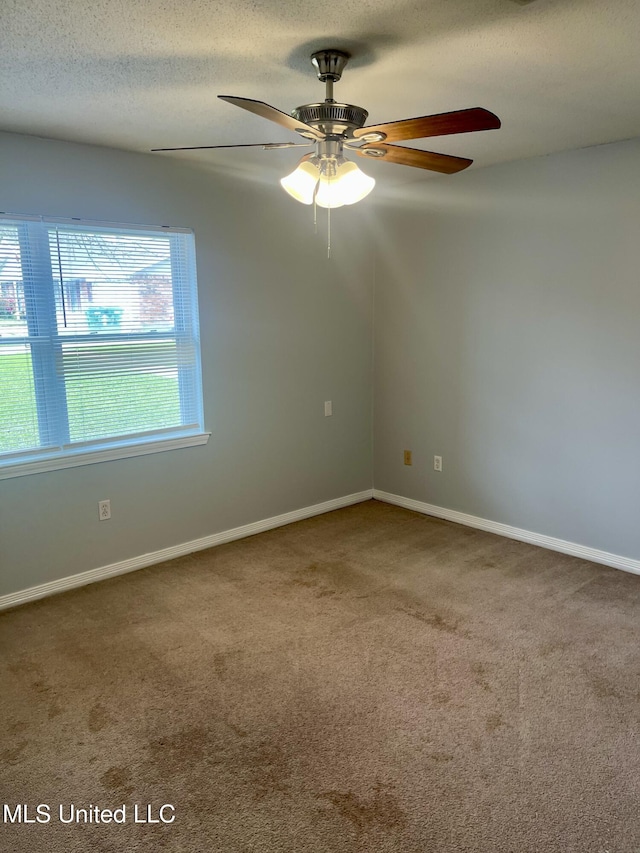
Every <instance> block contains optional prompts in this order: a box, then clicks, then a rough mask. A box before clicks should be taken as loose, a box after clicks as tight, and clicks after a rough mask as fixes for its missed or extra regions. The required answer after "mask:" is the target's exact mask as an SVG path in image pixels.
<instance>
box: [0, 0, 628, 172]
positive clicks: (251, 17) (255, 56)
mask: <svg viewBox="0 0 640 853" xmlns="http://www.w3.org/2000/svg"><path fill="white" fill-rule="evenodd" d="M2 7H3V8H2V15H1V17H2V23H1V26H0V129H2V130H7V131H15V132H19V133H27V134H35V135H37V136H44V137H52V138H56V139H64V140H72V141H78V142H88V143H95V144H100V145H108V146H113V147H116V148H123V149H129V150H133V151H148V150H149V149H151V148H154V147H169V146H177V145H211V144H230V143H247V142H270V141H273V142H278V141H289V140H292V135H291V134H288V133H287V131H285V130H283V129H282V128H280V127H278V126H277V125H273V124H271V123H270V122H267V121H265V120H264V119H260V118H257V117H256V116H253V115H251V114H249V113H246V112H244V111H243V110H240V109H238V108H237V107H233V106H231V105H229V104H227V103H224V102H223V101H219V100H218V99H217V98H216V95H217V94H230V95H237V96H241V97H248V98H254V99H258V100H263V101H266V102H267V103H270V104H272V105H274V106H276V107H278V108H279V109H281V110H283V111H285V112H290V111H291V110H292V109H293V108H294V107H296V106H298V105H300V104H303V103H308V102H313V101H318V100H322V99H323V97H324V87H323V85H322V84H321V83H320V82H319V81H318V79H317V78H316V76H315V72H314V70H313V68H312V67H311V64H310V63H309V54H310V53H311V52H312V50H317V49H321V48H326V47H338V48H342V49H347V50H348V51H349V52H350V53H351V54H352V57H353V58H352V60H351V62H350V64H349V65H348V67H347V69H346V71H345V74H344V76H343V79H342V81H341V82H340V83H339V84H337V85H336V89H335V97H336V99H337V100H339V101H346V102H348V103H353V104H358V105H360V106H363V107H365V108H366V109H368V110H369V123H377V122H382V121H392V120H395V119H400V118H406V117H413V116H418V115H425V114H430V113H438V112H444V111H448V110H456V109H463V108H466V107H474V106H482V107H486V108H487V109H489V110H491V111H492V112H495V113H496V114H497V115H499V116H500V118H501V119H502V123H503V127H502V129H501V130H498V131H489V132H485V133H475V134H465V135H461V136H458V137H441V138H439V139H435V140H423V141H422V142H416V143H413V142H411V143H405V144H408V145H413V146H415V147H422V148H426V149H428V150H435V151H442V152H445V153H451V154H458V155H462V156H467V157H471V158H473V159H474V160H475V166H474V167H472V168H475V167H477V166H483V165H489V164H492V163H498V162H502V161H506V160H515V159H520V158H524V157H531V156H535V155H540V154H548V153H551V152H555V151H560V150H563V149H567V148H578V147H583V146H588V145H596V144H600V143H605V142H612V141H615V140H620V139H627V138H630V137H634V136H640V86H639V84H638V81H639V80H640V51H638V44H637V42H638V33H640V3H639V2H638V0H609V2H605V0H532V2H529V3H527V2H522V0H396V2H390V0H357V2H356V0H346V2H343V3H334V4H331V5H329V4H323V3H311V2H309V0H253V2H251V3H242V2H238V0H235V2H231V0H182V2H180V3H177V2H174V3H167V2H166V0H92V2H91V3H82V2H80V0H29V2H26V3H25V2H24V0H2ZM293 138H294V139H295V137H293ZM303 150H304V149H303ZM157 156H181V157H185V156H186V157H188V158H189V159H197V160H198V161H199V162H202V163H205V164H207V165H208V166H210V167H211V168H214V169H224V170H225V171H231V172H233V173H237V174H246V175H247V176H251V177H255V178H258V179H265V180H266V179H268V180H272V179H273V177H274V176H275V175H282V174H285V173H286V172H288V171H289V170H290V168H293V166H294V164H295V163H296V162H297V159H298V156H299V154H298V152H296V151H289V150H285V151H262V150H260V149H249V150H243V149H240V150H237V151H232V152H229V151H211V152H202V153H199V154H189V155H157ZM359 162H360V165H362V166H363V167H364V168H365V170H366V171H368V172H369V173H370V174H373V175H374V176H375V177H376V178H377V179H378V181H379V185H381V186H385V185H386V186H388V187H393V186H395V187H396V188H397V187H398V186H399V185H402V184H408V183H415V182H416V181H420V180H425V179H428V177H429V173H426V172H423V171H422V170H418V169H411V168H409V167H406V166H397V165H390V164H382V163H370V162H368V161H367V162H366V163H365V162H364V161H359ZM440 180H455V176H453V177H443V178H440Z"/></svg>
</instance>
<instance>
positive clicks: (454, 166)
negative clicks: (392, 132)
mask: <svg viewBox="0 0 640 853" xmlns="http://www.w3.org/2000/svg"><path fill="white" fill-rule="evenodd" d="M351 150H352V151H356V152H357V153H358V154H359V155H360V157H366V158H367V159H368V160H374V159H375V160H381V161H383V162H385V163H399V164H400V165H401V166H415V167H416V168H418V169H429V170H430V171H431V172H442V173H444V174H445V175H452V174H453V173H454V172H461V171H462V170H463V169H466V168H467V166H470V165H471V164H472V163H473V160H467V159H466V158H465V157H452V156H451V155H450V154H435V153H434V152H433V151H421V150H420V149H419V148H405V147H404V146H403V145H387V144H386V143H384V142H376V143H371V145H365V146H363V147H362V148H352V149H351ZM380 152H383V153H380Z"/></svg>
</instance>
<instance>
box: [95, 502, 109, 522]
mask: <svg viewBox="0 0 640 853" xmlns="http://www.w3.org/2000/svg"><path fill="white" fill-rule="evenodd" d="M98 518H99V519H100V521H107V520H108V519H109V518H111V501H98Z"/></svg>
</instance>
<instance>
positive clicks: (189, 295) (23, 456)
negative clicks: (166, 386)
mask: <svg viewBox="0 0 640 853" xmlns="http://www.w3.org/2000/svg"><path fill="white" fill-rule="evenodd" d="M3 222H6V223H8V224H9V223H10V224H11V225H15V226H16V228H17V232H18V242H19V247H20V264H21V268H22V281H23V282H24V297H25V305H26V322H27V335H26V336H18V337H13V338H11V343H13V344H22V345H27V346H28V347H29V352H30V357H31V361H32V375H33V382H34V403H35V406H36V411H37V420H38V433H39V437H40V445H39V446H38V447H34V448H26V449H22V450H17V451H8V452H4V453H3V452H2V451H1V450H0V480H3V479H8V478H12V477H19V476H23V475H27V474H35V473H39V472H43V471H55V470H59V469H63V468H71V467H77V466H81V465H90V464H95V463H98V462H105V461H108V460H114V459H126V458H131V457H133V456H142V455H147V454H150V453H160V452H164V451H168V450H174V449H178V448H183V447H193V446H197V445H203V444H206V443H207V441H208V440H209V436H210V435H211V433H210V432H207V431H205V429H204V414H203V388H202V370H201V359H200V327H199V317H198V294H197V279H196V263H195V238H194V234H193V231H192V230H191V229H188V228H176V227H171V226H154V225H137V224H129V223H126V224H125V223H119V222H106V221H97V220H87V219H76V218H63V217H50V216H27V215H21V214H9V213H0V224H2V223H3ZM57 226H61V227H67V228H68V227H70V228H73V229H81V230H87V231H88V232H91V231H92V230H94V231H96V232H99V231H100V230H102V231H103V232H105V233H106V232H111V233H123V232H124V233H126V234H135V233H136V232H144V233H146V234H154V233H155V234H164V235H167V234H169V235H171V234H176V235H185V234H186V235H189V236H190V237H191V240H190V241H189V242H188V245H186V250H185V247H184V246H183V245H182V243H179V242H178V238H176V240H175V241H174V243H173V244H171V246H170V263H171V270H172V277H171V281H172V288H171V292H172V297H173V308H174V313H173V318H174V326H173V330H172V331H171V332H170V333H167V332H149V331H141V332H126V331H125V332H120V333H117V332H114V333H112V332H107V333H103V332H101V333H100V335H99V341H100V343H108V342H109V341H110V340H117V341H127V340H129V341H132V342H138V341H140V340H141V339H143V340H144V341H153V340H166V339H167V338H168V337H169V338H171V339H172V340H174V341H175V344H176V347H179V346H180V345H181V343H182V344H187V345H188V346H191V347H193V351H194V359H193V362H192V363H191V364H189V365H188V366H186V367H184V366H183V365H182V364H178V365H177V371H178V374H177V378H178V397H179V404H180V412H181V420H182V423H181V424H180V425H179V426H171V427H166V428H155V429H151V430H146V431H139V432H135V433H127V434H124V435H112V436H106V437H104V438H97V439H91V440H88V441H73V442H71V441H70V438H69V423H68V418H69V413H68V407H67V400H66V381H65V376H64V375H61V373H60V372H59V371H57V370H56V358H62V347H63V344H73V343H79V344H82V343H83V342H84V341H85V340H86V341H88V340H92V341H94V340H95V338H94V336H92V335H89V334H88V333H84V332H79V333H69V332H65V333H64V334H61V333H60V332H59V330H58V320H57V310H56V296H55V288H56V279H55V276H54V273H53V270H52V264H51V254H50V251H51V250H50V244H49V234H50V231H51V228H52V227H53V228H56V227H57ZM177 281H180V282H182V286H181V287H180V288H176V286H175V282H177ZM36 291H37V295H36ZM9 345H11V344H9ZM3 346H4V344H0V357H1V352H2V349H3ZM186 372H189V376H187V375H186ZM187 386H188V388H187ZM188 389H190V394H191V399H192V400H193V402H194V404H195V408H196V416H197V423H184V421H185V420H187V418H185V395H186V393H187V390H188ZM52 438H54V439H55V440H54V441H52Z"/></svg>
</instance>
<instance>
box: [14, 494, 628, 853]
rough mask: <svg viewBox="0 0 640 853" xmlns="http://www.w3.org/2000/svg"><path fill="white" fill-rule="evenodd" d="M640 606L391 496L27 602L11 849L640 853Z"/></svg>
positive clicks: (610, 583)
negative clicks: (112, 817)
mask: <svg viewBox="0 0 640 853" xmlns="http://www.w3.org/2000/svg"><path fill="white" fill-rule="evenodd" d="M639 616H640V578H638V577H635V576H633V575H628V574H624V573H622V572H619V571H615V570H613V569H607V568H605V567H602V566H598V565H594V564H592V563H589V562H586V561H583V560H579V559H576V558H573V557H568V556H564V555H560V554H557V553H554V552H551V551H546V550H543V549H539V548H536V547H533V546H530V545H526V544H523V543H520V542H515V541H511V540H508V539H503V538H500V537H498V536H494V535H492V534H488V533H484V532H481V531H477V530H472V529H469V528H465V527H460V526H457V525H454V524H450V523H447V522H443V521H438V520H435V519H431V518H426V517H424V516H421V515H418V514H415V513H412V512H409V511H406V510H403V509H400V508H398V507H393V506H389V505H386V504H382V503H378V502H375V501H369V502H367V503H364V504H359V505H357V506H353V507H349V508H346V509H343V510H338V511H336V512H332V513H329V514H327V515H323V516H319V517H316V518H313V519H309V520H307V521H302V522H299V523H296V524H292V525H290V526H288V527H283V528H279V529H277V530H273V531H269V532H267V533H262V534H260V535H258V536H254V537H251V538H249V539H244V540H241V541H238V542H233V543H230V544H228V545H224V546H219V547H217V548H215V549H211V550H208V551H203V552H200V553H197V554H193V555H190V556H188V557H184V558H180V559H176V560H173V561H171V562H167V563H164V564H162V565H160V566H155V567H152V568H149V569H144V570H142V571H138V572H135V573H133V574H130V575H125V576H121V577H118V578H114V579H112V580H109V581H105V582H103V583H99V584H94V585H92V586H88V587H84V588H82V589H78V590H74V591H71V592H68V593H65V594H63V595H59V596H56V597H54V598H50V599H47V600H43V601H39V602H34V603H33V604H30V605H27V606H24V607H21V608H18V609H15V610H13V611H8V612H6V613H4V614H1V615H0V645H1V649H2V655H1V658H0V670H1V678H2V681H1V685H2V689H1V692H0V720H1V721H2V725H1V730H0V759H1V768H0V796H1V798H2V803H5V804H8V806H9V814H7V810H6V809H5V812H4V822H3V823H0V849H2V850H3V851H11V853H22V851H25V853H44V851H46V852H47V853H76V851H82V853H85V851H87V853H89V852H90V851H104V853H129V851H132V853H135V852H136V851H144V853H152V851H153V853H156V852H158V853H162V852H163V851H180V853H196V851H197V853H217V851H220V853H276V851H277V853H289V852H290V851H291V853H305V851H309V853H365V851H366V853H374V851H375V853H431V851H433V853H436V851H437V853H449V851H469V853H470V852H471V851H474V853H475V852H476V851H477V853H494V851H513V853H534V851H536V853H537V851H545V853H547V851H549V852H550V853H555V851H558V853H638V851H640V810H639V803H640V753H639V749H638V723H639V717H640V619H639ZM17 804H25V805H26V809H25V808H23V809H22V811H21V812H20V813H18V812H16V806H17ZM164 804H167V805H169V806H173V808H174V809H175V811H172V810H171V809H165V810H164V811H163V812H162V815H163V817H164V818H165V820H167V821H168V820H169V819H170V818H171V817H174V818H175V819H174V820H173V822H171V823H169V822H167V823H163V822H159V823H150V822H146V823H141V822H138V823H136V822H135V816H136V813H135V812H134V808H135V807H136V806H137V807H138V812H137V817H138V820H140V819H143V820H148V819H149V818H151V819H153V820H160V807H161V806H162V805H164ZM38 805H41V806H43V807H44V806H46V807H48V809H49V811H47V809H45V808H42V809H41V812H40V815H39V817H40V819H41V820H42V821H43V822H38V820H37V818H36V814H37V813H36V808H37V806H38ZM123 806H124V812H120V813H119V814H118V815H117V816H118V817H119V818H124V820H125V822H124V823H114V822H111V823H102V822H100V823H96V822H95V821H94V822H88V818H89V817H92V818H94V817H95V814H96V813H95V810H94V807H98V809H100V810H103V809H110V810H114V809H116V810H117V809H122V807H123ZM61 807H62V813H61V812H60V808H61ZM148 807H150V810H148ZM74 809H75V810H76V811H75V812H74ZM81 809H85V810H86V814H87V821H85V815H84V813H83V812H82V811H77V810H81ZM47 814H49V815H50V820H49V822H44V820H45V818H46V815H47ZM25 815H26V816H27V817H28V819H29V820H35V821H36V822H34V823H26V822H24V817H25ZM102 816H103V817H105V818H107V817H108V814H107V813H103V814H102ZM72 817H73V820H72V822H69V823H67V822H63V821H67V820H68V819H70V818H72ZM78 817H79V818H80V820H79V822H76V820H75V818H78ZM12 818H13V819H14V820H16V822H14V823H12V822H11V819H12ZM17 818H22V822H21V823H18V822H17Z"/></svg>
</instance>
